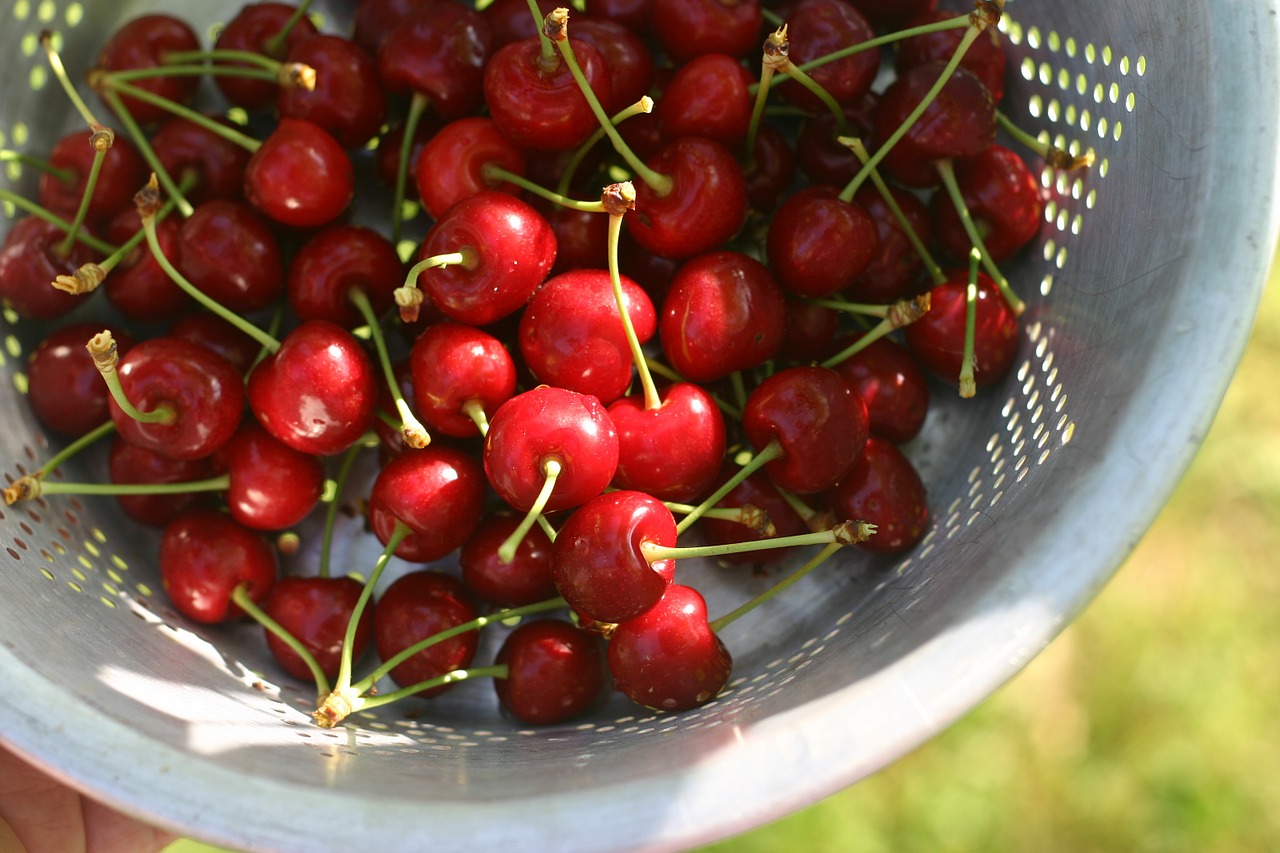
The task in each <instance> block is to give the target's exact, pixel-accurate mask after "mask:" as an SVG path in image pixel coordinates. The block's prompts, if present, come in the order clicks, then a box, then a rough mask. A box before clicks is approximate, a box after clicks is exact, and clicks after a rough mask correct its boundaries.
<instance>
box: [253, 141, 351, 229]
mask: <svg viewBox="0 0 1280 853" xmlns="http://www.w3.org/2000/svg"><path fill="white" fill-rule="evenodd" d="M355 180H356V179H355V169H354V168H353V167H352V165H351V158H350V157H348V156H347V152H346V151H344V150H343V149H342V146H341V145H339V144H338V142H337V140H335V139H334V138H333V136H332V135H330V134H329V132H328V131H326V130H325V129H324V128H322V127H320V126H319V125H317V124H312V123H311V122H309V121H303V120H301V119H296V118H282V119H280V122H279V123H278V124H277V125H276V128H275V130H273V131H272V132H271V135H270V136H268V137H267V138H266V139H265V140H263V142H262V147H261V148H259V149H258V150H257V151H256V152H254V155H253V156H252V157H250V158H249V164H248V165H247V166H246V167H245V170H244V195H245V198H246V199H248V201H249V203H250V204H252V205H253V206H254V207H256V208H258V209H259V210H261V211H262V212H263V213H265V214H266V215H267V216H269V217H271V219H272V220H274V221H276V222H279V223H281V224H282V225H289V226H292V227H294V228H315V227H317V226H320V225H325V224H327V223H329V222H332V221H333V220H335V219H337V218H338V216H340V215H341V214H342V212H343V211H344V210H346V209H347V205H348V204H350V203H351V199H352V198H353V197H354V196H355Z"/></svg>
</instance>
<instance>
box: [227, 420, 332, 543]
mask: <svg viewBox="0 0 1280 853" xmlns="http://www.w3.org/2000/svg"><path fill="white" fill-rule="evenodd" d="M222 456H223V458H224V459H225V460H226V464H227V469H228V471H227V472H228V474H229V475H230V477H231V485H230V486H229V487H228V488H227V496H226V499H227V508H228V509H229V510H230V511H231V517H232V518H234V519H235V520H236V521H238V522H240V523H241V524H243V525H244V526H245V527H249V528H252V529H254V530H284V529H285V528H286V527H292V526H293V525H295V524H297V523H298V522H299V521H302V519H304V518H306V517H307V515H308V514H309V513H310V512H311V510H312V509H314V508H315V506H316V504H317V503H318V502H319V501H320V496H321V495H322V494H323V493H324V467H323V466H322V465H321V464H320V460H318V459H317V458H316V457H314V456H310V455H308V454H306V453H302V452H300V451H297V450H294V449H293V448H292V447H289V446H288V445H286V444H284V443H283V442H281V441H280V440H279V439H276V438H274V437H273V436H272V435H271V434H270V433H268V432H267V431H266V430H264V429H263V428H262V427H260V426H258V424H256V423H255V422H254V421H253V420H252V419H247V420H246V421H245V422H244V423H243V424H242V425H241V426H240V429H239V430H237V431H236V434H235V435H234V436H232V437H231V440H230V441H228V442H227V444H226V446H225V447H224V448H223V449H222Z"/></svg>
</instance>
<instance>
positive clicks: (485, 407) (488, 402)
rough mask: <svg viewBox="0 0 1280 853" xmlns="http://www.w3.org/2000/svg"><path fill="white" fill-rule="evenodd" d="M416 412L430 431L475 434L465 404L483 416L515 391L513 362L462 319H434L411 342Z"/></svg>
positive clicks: (496, 343)
mask: <svg viewBox="0 0 1280 853" xmlns="http://www.w3.org/2000/svg"><path fill="white" fill-rule="evenodd" d="M409 369H410V371H411V372H412V374H413V401H414V411H415V412H416V413H417V414H418V416H419V417H421V418H422V419H423V421H424V422H426V424H427V426H429V427H430V428H431V429H432V430H433V431H436V432H440V433H443V434H444V435H452V436H456V437H458V438H467V437H469V436H474V435H477V434H479V428H478V426H477V424H476V421H475V419H474V418H473V416H472V415H471V414H469V413H468V407H476V408H478V409H479V412H480V413H482V414H483V416H484V418H485V419H486V420H487V419H488V418H491V417H492V416H493V414H494V412H496V411H497V410H498V407H499V406H501V405H502V404H503V403H505V402H506V401H507V400H509V399H511V396H512V395H513V394H515V391H516V365H515V362H514V361H513V360H512V358H511V353H510V352H509V351H508V350H507V348H506V347H505V346H503V344H502V342H501V341H500V340H498V339H497V338H495V337H494V336H493V335H491V334H489V333H488V332H485V331H483V330H482V329H477V328H475V327H473V326H464V325H462V324H460V323H438V324H436V325H434V326H431V327H430V328H428V329H427V330H426V331H424V332H423V333H422V334H421V335H419V336H418V339H417V340H416V341H414V343H413V349H412V351H411V352H410V354H409Z"/></svg>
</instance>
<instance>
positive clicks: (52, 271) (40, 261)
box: [0, 216, 97, 320]
mask: <svg viewBox="0 0 1280 853" xmlns="http://www.w3.org/2000/svg"><path fill="white" fill-rule="evenodd" d="M65 237H66V235H65V234H63V232H62V230H61V229H59V228H58V227H57V226H55V225H50V224H49V223H48V222H45V221H44V220H43V219H39V218H37V217H35V216H28V217H25V218H23V219H19V220H18V221H17V222H16V223H15V224H14V226H13V227H12V228H10V229H9V233H7V234H5V236H4V245H3V246H0V299H2V300H4V303H5V304H6V305H7V306H8V307H10V308H12V309H13V310H14V311H16V312H17V313H18V315H19V316H22V317H26V318H27V319H29V320H53V319H56V318H58V317H62V316H63V315H65V314H68V313H70V312H71V311H72V310H74V309H75V308H76V307H78V306H79V305H81V304H83V297H82V296H72V295H71V294H69V293H64V292H62V291H61V290H58V289H57V288H55V287H53V286H52V284H53V281H54V279H56V278H57V277H58V276H60V275H68V276H74V275H75V273H76V270H78V269H79V268H80V266H81V265H82V264H86V263H89V262H90V261H93V260H95V259H97V254H96V253H95V252H93V251H92V250H90V249H89V248H88V247H86V246H85V245H84V244H82V243H74V244H73V245H72V246H71V251H70V252H68V253H67V254H65V255H63V254H61V253H60V251H59V248H60V246H61V245H62V242H63V240H64V239H65Z"/></svg>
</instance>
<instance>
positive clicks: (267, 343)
mask: <svg viewBox="0 0 1280 853" xmlns="http://www.w3.org/2000/svg"><path fill="white" fill-rule="evenodd" d="M134 201H135V202H136V203H137V205H138V215H139V216H140V217H141V218H142V228H143V230H144V231H146V234H147V247H148V248H149V249H150V250H151V255H152V257H154V258H155V259H156V263H158V264H159V265H160V268H161V269H163V270H164V271H165V274H166V275H168V276H169V278H170V279H171V280H172V281H173V283H174V284H176V285H178V287H180V288H182V290H183V291H184V292H185V293H186V294H187V295H188V296H190V297H191V298H192V299H194V300H195V301H196V302H199V303H200V304H201V305H203V306H204V307H205V308H208V309H209V310H210V311H212V312H213V313H214V314H217V315H218V316H219V317H221V318H222V319H224V320H226V321H227V322H228V323H230V324H231V325H233V326H235V327H236V328H237V329H240V330H241V331H242V332H244V333H245V334H247V335H248V336H249V337H251V338H253V339H254V340H255V341H257V342H258V343H259V344H260V345H262V347H263V348H265V349H266V350H267V351H268V352H273V353H274V352H275V351H276V350H278V349H280V341H278V340H276V339H275V338H273V337H272V336H271V335H269V334H267V333H266V332H264V331H263V330H262V329H259V328H258V327H257V326H255V325H254V324H253V323H250V322H249V321H248V320H246V319H244V318H243V317H241V316H240V315H239V314H237V313H236V312H234V311H232V310H230V309H229V308H227V307H226V306H224V305H223V304H222V303H221V302H218V301H217V300H216V299H214V298H213V297H211V296H209V295H208V294H206V293H205V292H204V291H202V290H201V289H200V288H198V287H196V286H195V285H194V284H192V283H191V282H190V281H189V280H188V279H187V277H186V276H184V275H183V274H182V273H180V272H178V268H177V267H175V266H174V265H173V263H172V262H171V261H170V260H169V258H168V257H166V256H165V253H164V248H163V247H162V246H161V245H160V237H159V235H158V234H157V233H156V213H157V212H158V211H159V209H160V192H159V188H158V187H157V186H156V176H155V175H154V174H152V176H151V180H150V181H149V182H148V183H147V185H146V186H145V187H143V188H142V189H141V190H139V191H138V194H137V195H136V196H135V197H134Z"/></svg>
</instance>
